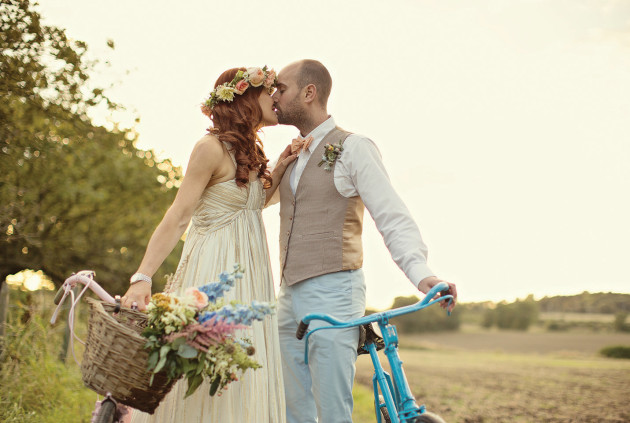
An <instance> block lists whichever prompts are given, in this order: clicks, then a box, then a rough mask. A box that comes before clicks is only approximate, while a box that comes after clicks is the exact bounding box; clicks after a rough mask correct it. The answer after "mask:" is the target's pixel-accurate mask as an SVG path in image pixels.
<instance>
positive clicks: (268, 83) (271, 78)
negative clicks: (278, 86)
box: [264, 69, 276, 88]
mask: <svg viewBox="0 0 630 423" xmlns="http://www.w3.org/2000/svg"><path fill="white" fill-rule="evenodd" d="M275 81H276V71H275V70H273V69H272V70H270V71H269V72H267V78H266V79H265V83H264V85H265V87H267V88H269V87H271V86H272V85H273V83H274V82H275Z"/></svg>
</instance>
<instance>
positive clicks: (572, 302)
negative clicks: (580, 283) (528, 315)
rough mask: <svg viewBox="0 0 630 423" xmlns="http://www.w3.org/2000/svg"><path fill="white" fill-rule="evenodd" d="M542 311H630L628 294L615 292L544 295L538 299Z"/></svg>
mask: <svg viewBox="0 0 630 423" xmlns="http://www.w3.org/2000/svg"><path fill="white" fill-rule="evenodd" d="M539 304H540V311H542V312H552V311H555V312H564V313H607V314H614V313H618V312H626V313H627V312H630V295H628V294H615V293H611V292H608V293H604V292H598V293H589V292H583V293H581V294H578V295H563V296H555V297H544V298H542V299H540V300H539Z"/></svg>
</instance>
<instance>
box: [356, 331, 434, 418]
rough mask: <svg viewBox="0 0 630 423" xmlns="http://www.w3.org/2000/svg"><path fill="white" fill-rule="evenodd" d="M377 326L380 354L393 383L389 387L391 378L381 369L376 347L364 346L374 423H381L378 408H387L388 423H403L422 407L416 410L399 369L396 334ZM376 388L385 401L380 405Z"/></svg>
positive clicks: (418, 413)
mask: <svg viewBox="0 0 630 423" xmlns="http://www.w3.org/2000/svg"><path fill="white" fill-rule="evenodd" d="M378 325H379V328H380V329H381V334H382V335H383V341H384V343H385V351H384V352H385V355H386V356H387V359H388V361H389V365H390V367H391V371H392V374H393V375H394V378H393V381H394V383H392V377H391V376H390V375H389V373H387V372H386V371H385V370H384V369H383V366H382V364H381V361H380V360H379V358H378V353H377V352H376V345H374V343H373V342H371V343H366V347H367V349H368V351H369V353H370V358H371V359H372V364H373V366H374V376H373V377H372V385H373V389H374V406H375V410H376V418H377V422H378V423H381V411H380V408H381V407H387V411H388V414H389V418H390V420H391V423H401V422H407V421H408V420H409V419H413V418H415V417H418V416H419V415H420V414H422V413H424V411H425V407H424V405H422V406H418V404H417V403H416V400H415V398H414V397H413V394H412V393H411V389H410V388H409V383H408V382H407V377H406V376H405V372H404V371H403V368H402V364H403V362H402V360H401V359H400V356H399V354H398V349H397V347H398V333H397V332H396V327H395V326H392V325H389V324H387V323H381V322H379V323H378ZM379 386H380V390H381V394H382V395H383V399H384V401H385V403H384V404H382V405H381V404H380V401H379V394H378V388H379Z"/></svg>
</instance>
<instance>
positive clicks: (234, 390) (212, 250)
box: [123, 67, 296, 423]
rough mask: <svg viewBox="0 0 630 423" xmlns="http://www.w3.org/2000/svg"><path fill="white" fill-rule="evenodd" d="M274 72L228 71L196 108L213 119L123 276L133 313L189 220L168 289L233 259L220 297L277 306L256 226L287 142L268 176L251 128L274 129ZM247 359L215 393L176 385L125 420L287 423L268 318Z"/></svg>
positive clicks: (257, 327)
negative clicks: (238, 272) (233, 279)
mask: <svg viewBox="0 0 630 423" xmlns="http://www.w3.org/2000/svg"><path fill="white" fill-rule="evenodd" d="M275 78H276V74H275V72H274V71H273V70H269V69H267V68H266V67H264V68H248V69H246V68H237V69H230V70H227V71H225V72H223V74H221V76H220V77H219V79H218V80H217V82H216V83H215V88H214V90H213V91H212V92H211V93H210V96H209V98H208V100H207V101H206V103H205V104H204V105H203V106H202V111H203V112H204V114H206V115H207V116H208V117H209V118H210V120H211V121H212V127H211V128H210V129H209V133H208V134H207V135H205V136H204V137H203V138H201V140H199V142H197V144H196V145H195V147H194V149H193V151H192V154H191V156H190V161H189V163H188V168H187V171H186V175H185V177H184V180H183V181H182V184H181V186H180V188H179V191H178V193H177V196H176V198H175V200H174V201H173V204H172V205H171V207H170V208H169V209H168V211H167V212H166V214H165V215H164V218H163V219H162V221H161V223H160V224H159V225H158V227H157V228H156V229H155V232H154V233H153V235H152V236H151V239H150V241H149V244H148V246H147V250H146V253H145V255H144V258H143V260H142V263H141V264H140V267H139V268H138V272H137V273H136V274H134V275H133V276H132V277H131V281H130V282H131V286H130V288H129V290H128V291H127V293H126V294H125V296H124V297H123V305H125V306H129V305H131V303H132V302H133V301H136V302H137V303H138V304H139V305H140V308H141V309H144V308H145V307H146V304H148V302H149V300H150V297H151V276H152V275H153V274H154V273H155V271H156V270H157V268H158V267H159V266H160V265H161V264H162V262H163V261H164V259H165V258H166V257H167V256H168V254H169V253H170V252H171V251H172V249H173V248H174V247H175V245H176V244H177V242H178V240H179V239H180V238H181V237H182V235H183V233H184V231H185V230H186V228H187V227H188V225H189V223H190V221H191V220H192V224H191V226H190V229H189V231H188V234H187V237H186V242H185V244H184V249H183V252H182V257H181V259H180V262H179V265H178V267H177V271H176V272H175V275H174V276H173V278H172V280H171V281H170V282H169V284H168V286H167V287H166V291H168V292H172V291H180V290H182V291H183V290H184V289H186V288H188V287H191V286H198V285H203V284H206V283H208V282H213V281H216V280H217V276H218V275H219V273H221V272H222V271H224V270H231V269H232V268H233V267H232V266H233V265H234V263H240V264H241V266H242V267H243V268H244V269H245V273H244V277H243V279H241V280H240V281H239V282H238V283H237V284H236V286H235V287H234V288H232V290H230V291H228V292H227V293H226V300H227V301H230V300H233V299H237V300H239V301H241V302H243V303H251V301H252V300H258V301H269V302H274V301H275V293H274V287H273V281H272V276H271V266H270V262H269V252H268V249H267V239H266V234H265V228H264V225H263V221H262V208H263V206H264V205H265V202H266V200H265V199H266V198H271V194H272V193H273V192H274V191H275V189H276V188H277V185H278V183H279V182H280V180H281V178H282V175H283V173H284V171H285V170H286V167H287V165H288V164H289V163H291V162H292V161H293V160H295V157H296V156H295V155H292V154H291V151H290V146H289V147H287V148H286V149H285V150H284V152H283V153H282V154H281V155H280V158H279V160H278V164H277V165H276V167H275V168H274V169H273V171H272V172H270V171H269V169H268V168H267V162H268V160H267V158H266V156H265V153H264V151H263V149H262V143H261V141H260V139H259V138H258V135H257V132H258V130H260V129H261V128H262V127H263V126H268V125H276V124H277V123H278V118H277V116H276V114H275V111H274V109H273V100H272V98H271V93H272V91H273V88H274V87H275ZM248 335H250V336H251V340H252V343H253V345H254V347H255V348H256V353H255V355H254V357H253V358H254V359H256V360H257V361H258V362H259V363H260V364H262V368H260V369H257V370H255V371H252V370H249V371H247V372H245V374H244V375H243V377H242V379H241V380H239V381H237V382H233V383H232V384H230V387H229V388H228V389H227V391H224V392H223V393H222V395H221V396H215V397H210V396H209V395H208V391H209V386H207V385H202V386H201V387H200V389H198V390H197V391H196V392H195V393H194V394H192V395H191V396H190V397H188V398H186V399H184V395H185V392H186V389H187V386H186V381H185V380H181V381H179V382H177V384H176V385H175V386H174V387H173V390H172V391H171V392H170V393H169V394H168V395H167V396H166V397H165V398H164V400H163V401H162V402H161V404H160V406H159V407H158V408H157V409H156V411H155V413H154V414H153V415H149V414H146V413H141V412H139V411H137V410H134V412H133V415H132V420H131V421H132V422H133V423H175V422H177V423H180V422H182V423H186V422H191V423H192V422H194V423H198V422H204V423H210V422H212V423H215V422H221V423H230V422H233V423H237V422H238V423H248V422H251V423H254V422H256V423H277V422H284V421H285V405H284V389H283V386H282V382H281V381H282V370H281V363H280V349H279V345H278V330H277V322H276V319H275V316H273V318H266V319H265V320H264V321H263V322H254V324H253V326H252V329H251V331H250V332H249V333H248Z"/></svg>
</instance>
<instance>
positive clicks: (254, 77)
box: [247, 68, 265, 87]
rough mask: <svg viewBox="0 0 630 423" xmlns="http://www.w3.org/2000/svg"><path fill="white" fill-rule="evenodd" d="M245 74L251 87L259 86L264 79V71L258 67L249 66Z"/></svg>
mask: <svg viewBox="0 0 630 423" xmlns="http://www.w3.org/2000/svg"><path fill="white" fill-rule="evenodd" d="M247 74H248V75H249V83H250V84H252V87H260V86H261V85H262V83H263V81H264V80H265V73H264V72H263V70H262V69H260V68H249V69H247Z"/></svg>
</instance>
